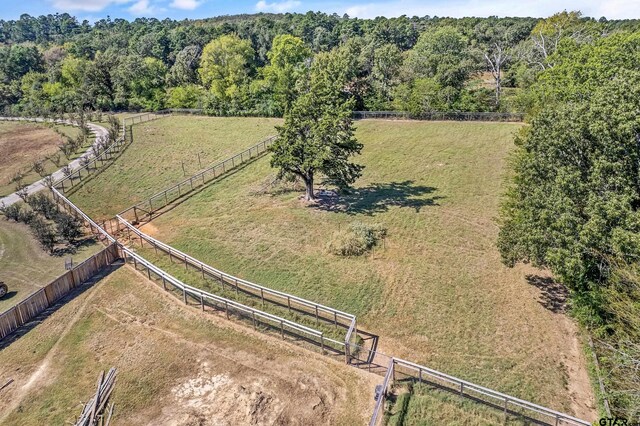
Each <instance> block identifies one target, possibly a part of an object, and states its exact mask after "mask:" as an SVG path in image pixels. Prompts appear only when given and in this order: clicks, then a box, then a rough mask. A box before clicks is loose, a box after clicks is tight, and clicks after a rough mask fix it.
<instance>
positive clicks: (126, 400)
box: [0, 266, 379, 426]
mask: <svg viewBox="0 0 640 426" xmlns="http://www.w3.org/2000/svg"><path fill="white" fill-rule="evenodd" d="M223 318H224V316H219V315H215V314H202V313H201V312H200V311H199V310H198V309H194V308H189V307H186V306H184V305H181V304H180V303H179V302H178V301H176V300H175V299H174V298H173V297H172V296H170V295H168V294H166V293H164V292H163V290H162V289H161V288H160V287H158V286H157V285H156V284H153V283H151V282H149V281H147V280H146V278H145V277H144V276H142V275H140V274H139V273H137V272H134V271H133V270H132V269H131V268H130V267H128V266H127V267H120V268H119V269H117V270H116V271H115V272H113V273H112V274H111V275H109V276H108V277H107V278H104V279H103V280H102V281H99V282H98V283H97V284H95V285H94V286H93V287H92V288H90V289H89V290H87V291H85V292H83V293H82V294H80V295H79V296H78V297H76V298H75V299H74V300H72V301H71V302H69V303H68V304H66V305H64V306H62V307H61V308H60V309H59V310H58V311H56V312H55V313H54V314H52V315H51V316H50V317H49V318H47V319H46V320H45V321H44V322H43V323H42V324H40V325H39V326H38V327H37V328H36V329H34V330H32V331H31V332H29V333H27V334H26V335H24V336H23V337H22V338H20V339H19V340H17V341H15V342H14V343H12V344H11V345H10V346H8V347H6V348H5V349H3V350H2V352H0V377H2V378H3V379H8V378H12V379H14V382H13V383H12V384H11V385H9V386H8V387H7V388H5V389H4V390H3V391H2V393H3V394H2V398H1V399H0V423H1V424H6V425H15V424H20V425H23V426H28V425H42V424H65V423H67V422H70V421H72V420H73V419H74V415H77V414H79V413H80V411H81V409H82V406H81V404H80V403H81V402H82V401H85V402H86V400H87V399H88V398H89V397H90V396H92V394H93V392H94V390H95V389H94V388H95V381H96V378H97V375H98V372H99V371H100V370H107V369H109V368H110V367H116V368H117V369H118V377H117V383H116V387H115V391H114V393H113V396H112V402H114V403H115V410H114V413H115V417H114V421H115V422H116V424H137V425H139V424H148V425H157V424H175V425H239V424H247V425H248V424H326V425H356V424H365V423H366V422H367V420H368V417H369V416H370V413H371V410H372V409H373V403H374V402H373V398H372V395H373V392H374V387H375V385H376V383H377V382H378V381H379V378H378V377H375V376H372V375H368V374H366V373H364V372H363V371H358V370H356V369H353V368H350V367H347V366H346V365H343V364H341V363H340V362H339V361H335V360H332V359H330V358H328V357H324V356H321V355H319V354H317V353H313V352H310V351H306V350H303V349H299V348H295V347H291V346H290V345H287V344H283V343H282V342H280V341H279V340H278V339H277V338H270V337H267V336H264V335H262V334H260V333H257V332H253V330H247V329H245V328H243V327H239V326H237V325H235V324H233V323H231V322H228V321H226V320H224V319H223ZM301 351H303V352H301ZM3 384H4V383H3Z"/></svg>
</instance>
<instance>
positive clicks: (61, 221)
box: [54, 212, 82, 244]
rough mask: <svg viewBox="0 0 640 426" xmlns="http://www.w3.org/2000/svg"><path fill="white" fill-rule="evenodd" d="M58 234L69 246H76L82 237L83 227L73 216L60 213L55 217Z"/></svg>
mask: <svg viewBox="0 0 640 426" xmlns="http://www.w3.org/2000/svg"><path fill="white" fill-rule="evenodd" d="M54 221H55V222H56V229H57V231H58V234H59V235H60V236H61V237H62V238H64V239H65V240H66V241H67V242H68V243H69V244H74V243H75V242H76V241H77V240H78V238H80V237H81V236H82V226H81V224H80V222H79V221H78V220H77V219H76V218H75V217H73V216H71V215H69V214H67V213H64V212H60V213H58V214H57V215H56V216H55V217H54Z"/></svg>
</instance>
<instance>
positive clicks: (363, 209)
mask: <svg viewBox="0 0 640 426" xmlns="http://www.w3.org/2000/svg"><path fill="white" fill-rule="evenodd" d="M436 190H437V188H434V187H432V186H425V185H415V184H414V181H413V180H405V181H402V182H389V183H374V184H372V185H369V186H366V187H363V188H355V189H352V190H350V191H349V192H348V193H345V194H341V195H337V194H336V193H335V192H333V191H320V192H319V193H318V208H320V209H321V210H327V211H334V212H344V213H347V214H353V215H355V214H365V215H374V214H377V213H384V212H386V211H387V210H389V207H391V206H399V207H408V208H412V209H414V210H415V211H416V212H419V211H420V210H421V209H422V208H423V207H426V206H437V205H438V203H437V200H440V199H442V198H444V197H442V196H437V195H436V196H430V197H425V195H429V194H433V193H434V192H435V191H436Z"/></svg>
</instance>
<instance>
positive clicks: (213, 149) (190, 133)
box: [71, 116, 281, 219]
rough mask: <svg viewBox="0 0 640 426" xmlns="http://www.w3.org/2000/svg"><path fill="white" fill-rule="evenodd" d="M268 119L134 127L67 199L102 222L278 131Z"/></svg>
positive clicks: (172, 121)
mask: <svg viewBox="0 0 640 426" xmlns="http://www.w3.org/2000/svg"><path fill="white" fill-rule="evenodd" d="M280 122H281V120H278V119H269V118H206V117H181V116H175V117H167V118H162V119H159V120H156V121H152V122H147V123H142V124H136V125H135V126H133V133H132V134H133V143H132V145H130V146H129V147H128V148H127V150H126V151H125V152H124V153H123V154H122V156H121V157H120V158H118V160H117V161H116V162H115V163H113V164H111V165H110V166H109V167H108V168H107V169H106V170H105V171H104V172H102V173H101V174H100V176H99V177H98V178H96V179H93V180H90V181H88V182H87V183H86V184H85V185H84V186H83V187H82V188H81V189H80V190H78V191H77V192H75V193H74V194H73V196H72V197H71V200H72V201H73V202H74V203H76V204H77V205H78V206H79V207H80V208H82V209H83V210H84V211H85V212H86V213H88V214H89V215H90V216H91V217H93V218H96V219H106V218H110V217H113V216H114V215H115V214H116V213H119V212H121V211H122V210H124V209H125V208H127V207H130V206H131V205H133V204H135V203H137V202H139V201H142V200H144V199H145V198H148V197H150V196H151V195H153V194H155V193H156V192H158V191H160V190H161V189H164V187H166V186H168V185H171V184H173V183H176V182H178V181H179V180H181V179H183V178H184V177H185V175H186V176H190V175H192V174H194V173H195V172H197V171H198V170H201V169H202V168H204V167H207V166H209V165H212V164H213V163H215V162H217V161H219V160H223V159H226V158H228V157H230V156H231V155H232V154H235V153H237V152H240V151H243V150H244V149H247V148H249V147H250V146H252V145H255V144H257V143H258V142H260V141H261V140H263V139H265V138H267V137H268V136H271V135H274V134H275V133H276V131H275V128H274V126H275V125H277V124H279V123H280Z"/></svg>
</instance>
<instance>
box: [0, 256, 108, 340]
mask: <svg viewBox="0 0 640 426" xmlns="http://www.w3.org/2000/svg"><path fill="white" fill-rule="evenodd" d="M118 258H119V255H118V251H117V249H116V245H115V244H110V245H109V246H107V247H106V248H105V249H103V250H102V251H100V252H99V253H96V254H95V255H93V256H91V257H90V258H88V259H87V260H85V261H84V262H82V263H80V264H78V265H77V266H76V267H75V268H73V269H71V270H69V271H67V272H65V273H64V274H63V275H61V276H60V277H58V278H56V279H55V280H53V281H52V282H50V283H49V284H47V285H46V286H44V287H42V288H41V289H40V290H38V291H36V292H35V293H33V294H32V295H31V296H29V297H27V298H26V299H24V300H23V301H21V302H19V303H18V304H16V305H15V306H13V307H11V308H9V309H8V310H6V311H4V312H3V313H1V314H0V340H2V339H4V338H5V337H7V336H8V335H9V334H11V333H12V332H13V331H15V330H16V329H17V328H18V327H21V326H22V325H24V324H26V323H27V322H29V321H30V320H31V319H33V318H35V317H36V316H38V315H39V314H40V313H41V312H43V311H44V310H45V309H47V308H49V307H50V306H52V305H53V304H54V303H56V302H57V301H58V300H60V299H61V298H62V297H64V296H65V295H66V294H67V293H69V292H70V291H71V290H73V289H74V288H76V287H78V286H79V285H81V284H82V283H84V282H85V281H87V280H88V279H89V278H91V277H93V276H94V275H95V274H97V273H98V272H100V271H101V270H103V269H104V268H106V267H107V266H109V265H111V264H112V263H113V262H114V261H115V260H117V259H118Z"/></svg>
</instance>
